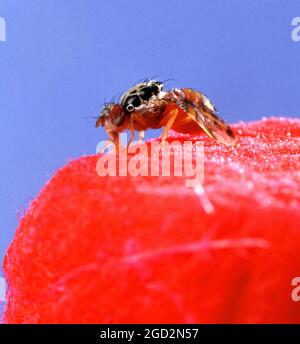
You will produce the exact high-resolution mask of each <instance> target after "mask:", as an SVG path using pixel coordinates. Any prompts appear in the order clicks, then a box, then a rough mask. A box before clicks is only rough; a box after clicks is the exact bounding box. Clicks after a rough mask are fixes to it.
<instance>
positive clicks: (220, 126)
mask: <svg viewBox="0 0 300 344" xmlns="http://www.w3.org/2000/svg"><path fill="white" fill-rule="evenodd" d="M194 92H195V91H194ZM196 93H197V96H198V97H197V98H198V99H197V100H198V101H197V102H196V104H197V106H195V105H193V106H188V107H187V109H186V113H187V114H188V115H189V116H190V117H191V118H192V119H193V120H194V121H196V122H197V123H198V124H199V126H200V127H201V128H202V129H203V130H204V131H205V132H206V134H207V135H208V136H210V137H211V138H213V139H214V140H215V141H217V142H219V143H224V144H227V145H232V144H234V143H235V142H236V138H235V136H234V133H233V131H232V130H231V128H230V126H229V125H228V124H227V123H226V122H225V121H224V120H223V119H222V118H221V117H219V115H218V112H217V110H216V108H215V106H214V105H213V104H212V102H211V101H210V100H209V99H208V98H207V97H206V96H205V95H203V94H201V93H199V92H196ZM194 104H195V102H194Z"/></svg>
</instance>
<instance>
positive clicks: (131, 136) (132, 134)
mask: <svg viewBox="0 0 300 344" xmlns="http://www.w3.org/2000/svg"><path fill="white" fill-rule="evenodd" d="M133 124H134V123H133V114H132V115H131V116H130V122H129V130H130V140H129V142H128V144H127V149H128V148H129V146H130V144H131V142H132V141H133V140H134V125H133Z"/></svg>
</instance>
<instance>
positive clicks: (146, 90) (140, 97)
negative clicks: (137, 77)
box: [121, 80, 163, 112]
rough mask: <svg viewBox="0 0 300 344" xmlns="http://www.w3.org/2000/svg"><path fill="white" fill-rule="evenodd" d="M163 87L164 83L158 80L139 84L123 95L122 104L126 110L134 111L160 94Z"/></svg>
mask: <svg viewBox="0 0 300 344" xmlns="http://www.w3.org/2000/svg"><path fill="white" fill-rule="evenodd" d="M162 88H163V84H162V83H161V82H160V81H156V80H149V81H147V82H143V83H140V84H137V85H135V86H134V87H132V88H131V89H129V90H128V91H127V92H126V93H125V94H124V95H123V96H122V97H121V105H122V106H123V108H124V109H125V111H126V112H133V111H134V110H135V109H136V108H139V107H140V106H141V105H144V104H146V103H147V102H148V101H149V99H150V98H152V97H153V96H158V95H159V93H160V92H161V91H162Z"/></svg>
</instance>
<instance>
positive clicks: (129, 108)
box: [126, 104, 134, 112]
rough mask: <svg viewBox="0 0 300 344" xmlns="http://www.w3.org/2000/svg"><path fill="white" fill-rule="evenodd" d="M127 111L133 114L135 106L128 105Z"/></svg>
mask: <svg viewBox="0 0 300 344" xmlns="http://www.w3.org/2000/svg"><path fill="white" fill-rule="evenodd" d="M126 110H127V111H128V112H132V111H133V110H134V106H133V105H132V104H128V105H127V106H126Z"/></svg>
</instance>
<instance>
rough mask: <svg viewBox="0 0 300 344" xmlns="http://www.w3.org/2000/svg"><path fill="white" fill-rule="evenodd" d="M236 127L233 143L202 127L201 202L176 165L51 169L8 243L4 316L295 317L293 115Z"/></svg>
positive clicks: (298, 136) (297, 245)
mask: <svg viewBox="0 0 300 344" xmlns="http://www.w3.org/2000/svg"><path fill="white" fill-rule="evenodd" d="M234 128H235V132H236V133H237V134H238V137H239V144H238V145H237V146H236V147H228V146H224V145H218V144H215V143H214V142H213V141H212V140H210V139H209V138H207V137H206V136H203V137H201V139H202V140H204V141H205V183H204V189H205V192H206V197H207V199H209V201H210V202H211V205H212V206H213V212H211V213H209V212H206V211H205V207H203V199H202V198H201V197H200V196H199V195H197V194H196V193H195V190H194V189H193V188H186V187H185V186H184V184H183V179H181V178H178V177H170V178H169V177H105V178H103V177H99V176H98V175H97V174H96V171H95V166H96V161H97V158H98V157H97V156H89V157H83V158H80V159H78V160H75V161H72V162H70V163H69V164H67V166H65V167H64V168H62V169H60V170H59V171H57V173H56V174H55V176H54V177H53V178H52V179H51V181H50V182H49V183H48V184H47V185H46V186H45V187H44V189H43V190H42V192H41V193H40V195H39V196H38V197H37V198H36V200H35V201H34V202H33V203H32V205H31V207H30V209H29V210H28V212H27V214H26V215H25V216H24V218H23V219H22V221H21V223H20V225H19V228H18V230H17V232H16V235H15V238H14V240H13V242H12V244H11V245H10V247H9V249H8V252H7V255H6V258H5V262H4V269H5V274H6V277H7V281H8V284H9V292H8V305H7V309H6V313H5V321H6V322H7V323H89V322H92V323H119V322H122V323H123V322H124V323H131V322H132V323H148V322H149V323H153V322H154V323H172V322H189V323H193V322H195V323H208V322H214V323H236V322H239V323H249V322H254V323H273V322H292V323H299V322H300V303H296V302H293V301H292V299H291V292H292V288H293V287H292V286H291V280H292V279H293V278H294V277H295V276H299V275H300V255H299V251H300V211H299V210H300V159H299V157H300V121H299V120H292V119H268V120H264V121H259V122H255V123H248V124H245V123H241V124H237V125H235V126H234ZM173 138H176V139H179V140H183V139H187V138H189V139H193V140H196V139H197V137H189V136H187V135H176V136H173ZM198 138H199V137H198Z"/></svg>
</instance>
